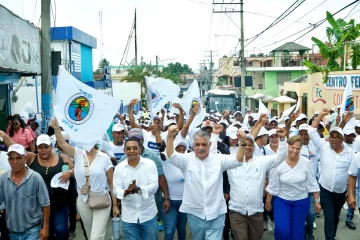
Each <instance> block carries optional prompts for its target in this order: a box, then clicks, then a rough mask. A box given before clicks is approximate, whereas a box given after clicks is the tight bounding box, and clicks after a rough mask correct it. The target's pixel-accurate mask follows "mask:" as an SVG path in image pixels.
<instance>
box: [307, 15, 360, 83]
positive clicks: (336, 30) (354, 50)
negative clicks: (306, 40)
mask: <svg viewBox="0 0 360 240" xmlns="http://www.w3.org/2000/svg"><path fill="white" fill-rule="evenodd" d="M326 18H327V20H328V23H329V24H330V26H329V27H327V28H326V36H327V42H326V43H324V42H322V41H321V40H319V39H317V38H315V37H312V38H311V40H312V41H313V42H314V43H315V44H316V45H317V46H318V47H319V49H320V53H321V55H322V56H323V58H325V59H327V60H328V63H327V65H326V66H325V67H322V66H318V65H316V64H314V63H312V62H310V61H307V60H305V61H304V65H305V66H306V67H308V68H309V70H308V72H309V73H314V72H323V73H325V76H324V82H326V81H327V74H328V72H330V71H346V70H348V66H347V60H348V59H351V60H352V69H357V67H358V66H359V65H360V45H359V44H358V43H354V40H356V39H357V38H358V37H359V36H360V32H359V30H360V24H356V23H355V20H354V19H351V20H350V21H349V22H346V21H344V20H343V19H337V20H335V19H334V18H333V16H332V14H331V13H329V12H326ZM348 42H350V43H348ZM345 43H346V44H345ZM345 46H346V52H347V54H346V59H344V52H345ZM344 60H345V68H344V65H343V63H344Z"/></svg>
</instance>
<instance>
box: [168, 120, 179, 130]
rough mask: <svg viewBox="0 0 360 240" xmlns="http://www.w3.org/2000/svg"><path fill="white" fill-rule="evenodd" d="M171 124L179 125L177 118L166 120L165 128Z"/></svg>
mask: <svg viewBox="0 0 360 240" xmlns="http://www.w3.org/2000/svg"><path fill="white" fill-rule="evenodd" d="M171 125H177V123H176V121H175V120H169V121H166V122H165V128H167V127H169V126H171Z"/></svg>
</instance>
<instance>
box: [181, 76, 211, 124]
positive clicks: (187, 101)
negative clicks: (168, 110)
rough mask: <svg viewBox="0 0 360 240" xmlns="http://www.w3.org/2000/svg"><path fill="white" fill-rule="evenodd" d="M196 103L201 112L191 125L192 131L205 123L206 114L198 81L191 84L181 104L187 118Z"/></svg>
mask: <svg viewBox="0 0 360 240" xmlns="http://www.w3.org/2000/svg"><path fill="white" fill-rule="evenodd" d="M194 103H197V104H198V105H199V109H200V110H199V111H198V112H197V113H196V117H195V118H194V120H193V122H192V123H191V125H190V129H192V128H196V127H197V126H199V125H200V124H201V123H202V122H203V121H204V118H205V114H206V113H205V111H204V108H203V107H202V104H201V99H200V89H199V85H198V81H197V80H196V79H195V80H194V81H193V82H192V83H191V85H190V87H189V89H188V90H187V92H186V94H185V96H184V97H183V99H182V102H181V106H182V107H183V109H184V111H185V112H186V114H187V116H189V113H190V108H192V107H193V106H194Z"/></svg>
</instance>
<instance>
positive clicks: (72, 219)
mask: <svg viewBox="0 0 360 240" xmlns="http://www.w3.org/2000/svg"><path fill="white" fill-rule="evenodd" d="M76 215H77V210H76V197H70V199H69V231H70V232H75V230H76Z"/></svg>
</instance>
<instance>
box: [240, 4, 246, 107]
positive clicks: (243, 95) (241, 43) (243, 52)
mask: <svg viewBox="0 0 360 240" xmlns="http://www.w3.org/2000/svg"><path fill="white" fill-rule="evenodd" d="M240 45H241V50H240V67H241V111H242V112H243V114H245V56H244V54H245V49H244V2H243V0H240Z"/></svg>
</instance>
